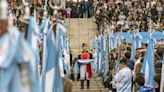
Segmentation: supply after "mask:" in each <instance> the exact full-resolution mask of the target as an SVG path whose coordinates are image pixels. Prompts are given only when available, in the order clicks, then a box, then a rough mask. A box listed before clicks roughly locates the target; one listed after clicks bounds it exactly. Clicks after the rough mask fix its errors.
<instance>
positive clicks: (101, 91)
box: [73, 89, 110, 92]
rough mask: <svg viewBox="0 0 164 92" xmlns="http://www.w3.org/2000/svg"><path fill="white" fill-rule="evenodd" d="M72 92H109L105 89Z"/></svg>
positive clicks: (75, 90) (74, 91)
mask: <svg viewBox="0 0 164 92" xmlns="http://www.w3.org/2000/svg"><path fill="white" fill-rule="evenodd" d="M73 92H110V91H109V90H107V89H74V90H73Z"/></svg>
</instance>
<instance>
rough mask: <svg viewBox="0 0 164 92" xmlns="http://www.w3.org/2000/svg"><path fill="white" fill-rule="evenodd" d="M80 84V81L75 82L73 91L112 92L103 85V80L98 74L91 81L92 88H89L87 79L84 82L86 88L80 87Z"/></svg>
mask: <svg viewBox="0 0 164 92" xmlns="http://www.w3.org/2000/svg"><path fill="white" fill-rule="evenodd" d="M80 84H81V82H80V81H74V82H73V92H111V91H109V90H108V89H105V88H104V86H103V85H102V80H101V79H99V78H97V77H96V76H93V77H92V79H91V81H90V89H87V81H85V82H84V89H80V88H81V86H80Z"/></svg>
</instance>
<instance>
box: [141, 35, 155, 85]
mask: <svg viewBox="0 0 164 92" xmlns="http://www.w3.org/2000/svg"><path fill="white" fill-rule="evenodd" d="M154 44H155V40H154V39H153V38H152V37H150V38H149V43H148V47H147V51H146V54H145V56H144V62H143V65H142V69H141V73H143V74H144V76H145V85H146V86H150V87H154Z"/></svg>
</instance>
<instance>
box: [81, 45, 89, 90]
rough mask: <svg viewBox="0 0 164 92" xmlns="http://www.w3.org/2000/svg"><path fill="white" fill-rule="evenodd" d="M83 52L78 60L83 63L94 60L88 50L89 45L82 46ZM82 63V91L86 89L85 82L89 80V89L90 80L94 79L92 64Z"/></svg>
mask: <svg viewBox="0 0 164 92" xmlns="http://www.w3.org/2000/svg"><path fill="white" fill-rule="evenodd" d="M82 48H83V50H82V52H81V53H80V55H79V56H78V59H80V60H81V61H82V62H85V61H87V60H89V59H92V54H91V53H89V51H88V49H87V44H85V43H83V44H82ZM82 62H79V63H80V80H81V89H84V80H87V88H88V89H89V86H90V79H91V78H92V69H91V63H90V62H88V63H82Z"/></svg>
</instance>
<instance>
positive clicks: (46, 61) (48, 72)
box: [42, 20, 59, 92]
mask: <svg viewBox="0 0 164 92" xmlns="http://www.w3.org/2000/svg"><path fill="white" fill-rule="evenodd" d="M44 22H45V23H44V24H45V25H44V28H43V60H42V67H43V68H42V92H56V91H54V80H55V76H57V75H56V72H55V61H56V54H57V53H56V50H55V49H56V47H55V45H56V44H55V36H54V33H53V31H52V30H51V29H50V22H49V20H45V21H44ZM58 71H59V69H58Z"/></svg>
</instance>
